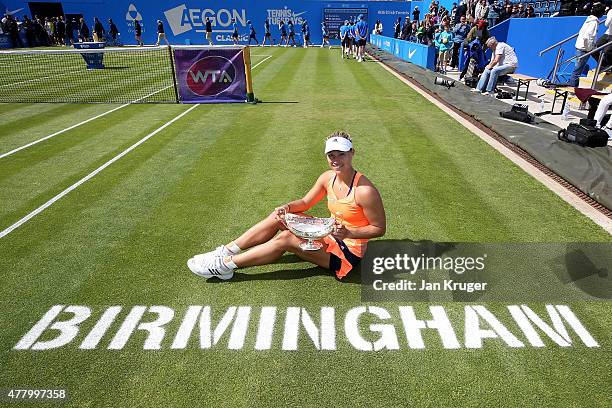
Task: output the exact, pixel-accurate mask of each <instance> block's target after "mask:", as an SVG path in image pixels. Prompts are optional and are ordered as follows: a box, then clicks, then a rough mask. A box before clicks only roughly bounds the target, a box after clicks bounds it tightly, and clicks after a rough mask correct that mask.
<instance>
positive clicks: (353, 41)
mask: <svg viewBox="0 0 612 408" xmlns="http://www.w3.org/2000/svg"><path fill="white" fill-rule="evenodd" d="M348 35H349V38H350V39H351V45H350V47H349V49H350V52H351V54H353V58H355V59H356V58H357V38H356V37H355V21H353V20H351V21H350V22H349V27H348Z"/></svg>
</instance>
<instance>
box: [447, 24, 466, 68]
mask: <svg viewBox="0 0 612 408" xmlns="http://www.w3.org/2000/svg"><path fill="white" fill-rule="evenodd" d="M469 32H470V25H469V24H468V23H467V20H466V18H465V16H461V18H460V19H459V23H457V25H455V27H454V28H453V51H452V56H451V63H450V66H451V67H452V68H457V66H458V65H459V53H460V52H461V48H462V46H461V45H462V43H463V42H464V41H465V39H466V37H467V35H468V33H469Z"/></svg>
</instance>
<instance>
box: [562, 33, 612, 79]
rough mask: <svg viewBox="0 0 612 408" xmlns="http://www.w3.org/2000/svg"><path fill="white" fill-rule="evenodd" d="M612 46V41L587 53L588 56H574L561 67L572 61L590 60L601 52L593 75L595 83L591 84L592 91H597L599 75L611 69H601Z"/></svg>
mask: <svg viewBox="0 0 612 408" xmlns="http://www.w3.org/2000/svg"><path fill="white" fill-rule="evenodd" d="M611 45H612V41H608V42H607V43H605V44H604V45H600V46H599V47H597V48H595V49H594V50H591V51H589V52H587V53H586V54H583V55H581V56H578V55H574V56H573V57H572V58H568V59H566V60H565V61H563V62H562V63H561V64H559V65H563V64H567V63H568V62H570V61H573V60H575V59H577V58H589V57H590V56H591V55H593V54H595V53H597V52H599V57H598V58H597V67H596V68H595V75H593V82H592V83H591V89H595V85H596V84H597V77H599V73H600V72H601V71H606V70H607V69H609V68H610V67H607V68H606V69H605V70H602V69H601V63H602V62H603V57H604V54H605V49H606V48H607V47H609V46H611Z"/></svg>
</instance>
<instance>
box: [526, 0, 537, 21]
mask: <svg viewBox="0 0 612 408" xmlns="http://www.w3.org/2000/svg"><path fill="white" fill-rule="evenodd" d="M535 16H536V14H535V10H534V8H533V4H532V3H529V4H528V5H527V10H526V12H525V17H527V18H534V17H535Z"/></svg>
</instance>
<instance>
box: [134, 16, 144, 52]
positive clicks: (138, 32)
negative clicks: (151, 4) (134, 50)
mask: <svg viewBox="0 0 612 408" xmlns="http://www.w3.org/2000/svg"><path fill="white" fill-rule="evenodd" d="M134 38H135V39H136V43H137V44H138V45H140V46H141V47H142V46H143V45H144V43H143V42H142V26H141V25H140V21H138V20H134Z"/></svg>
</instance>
